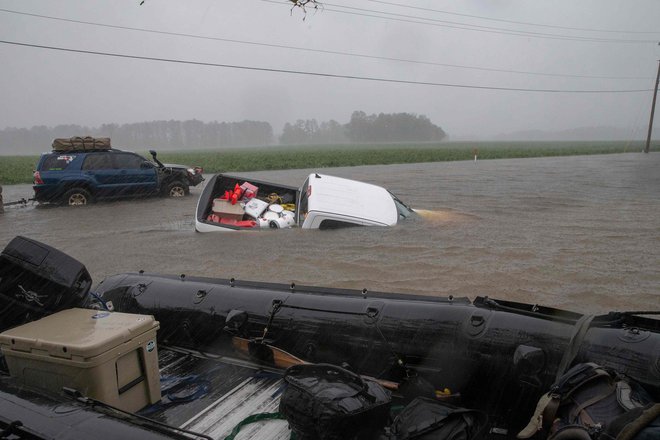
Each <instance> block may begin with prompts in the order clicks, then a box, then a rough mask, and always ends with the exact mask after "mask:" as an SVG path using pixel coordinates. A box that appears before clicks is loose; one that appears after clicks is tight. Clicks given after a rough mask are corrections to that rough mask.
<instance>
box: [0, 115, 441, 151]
mask: <svg viewBox="0 0 660 440" xmlns="http://www.w3.org/2000/svg"><path fill="white" fill-rule="evenodd" d="M72 136H95V137H109V138H111V139H112V145H113V146H115V147H117V148H130V149H136V150H142V149H147V148H156V149H163V150H174V149H182V148H217V147H242V146H263V145H272V144H273V143H274V142H275V138H274V135H273V128H272V127H271V125H270V124H269V123H268V122H261V121H242V122H215V121H214V122H202V121H198V120H195V119H193V120H189V121H174V120H171V121H152V122H139V123H133V124H122V125H119V124H103V125H101V126H100V127H96V128H89V127H83V126H79V125H58V126H56V127H52V128H51V127H46V126H43V125H40V126H35V127H32V128H6V129H4V130H0V151H11V152H16V153H18V154H20V153H33V152H39V151H47V150H48V149H49V148H50V145H51V143H52V141H53V139H55V138H69V137H72ZM445 137H446V134H445V132H444V131H443V130H442V129H441V128H440V127H438V126H437V125H435V124H433V123H432V122H431V121H430V120H429V119H428V118H427V117H426V116H422V115H415V114H410V113H391V114H385V113H380V114H378V115H375V114H373V115H367V114H366V113H365V112H362V111H356V112H353V114H352V115H351V119H350V121H349V122H348V123H347V124H340V123H339V122H337V121H334V120H330V121H327V122H321V123H318V122H317V121H316V119H308V120H302V119H301V120H298V121H296V122H295V123H293V124H291V123H286V124H285V125H284V128H283V130H282V134H281V136H280V137H279V139H278V140H279V143H280V144H283V145H301V144H305V145H313V144H344V143H368V142H437V141H441V140H443V139H444V138H445Z"/></svg>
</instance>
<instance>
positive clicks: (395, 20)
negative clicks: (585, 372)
mask: <svg viewBox="0 0 660 440" xmlns="http://www.w3.org/2000/svg"><path fill="white" fill-rule="evenodd" d="M286 3H287V2H286V1H266V0H241V1H232V2H230V1H226V0H146V1H145V3H144V4H143V5H141V6H140V0H106V1H101V0H57V1H53V0H0V9H3V10H2V11H0V40H3V41H10V42H15V43H24V44H31V45H41V46H53V47H60V48H66V49H75V50H81V51H93V52H105V53H114V54H121V55H126V56H136V57H151V58H161V59H171V60H180V61H189V62H196V63H209V64H225V65H234V66H243V67H251V68H252V67H254V68H264V69H275V70H278V69H279V70H291V71H302V72H316V73H324V74H332V75H341V76H352V77H369V78H383V79H392V80H398V81H410V82H423V83H436V84H451V85H461V86H469V87H446V86H433V85H420V84H407V83H395V82H375V81H364V80H357V79H347V78H331V77H321V76H303V75H294V74H286V73H279V72H274V71H258V70H249V69H232V68H225V67H213V66H204V65H194V64H185V63H169V62H158V61H146V60H140V59H131V58H117V57H108V56H101V55H91V54H83V53H74V52H64V51H56V50H46V49H41V48H33V47H25V46H17V45H13V44H5V43H0V59H1V60H2V68H1V69H0V87H1V91H2V93H1V96H2V98H1V99H2V105H1V106H0V129H3V128H6V127H26V128H27V127H32V126H34V125H47V126H55V125H59V124H78V125H86V126H98V125H100V124H102V123H118V124H123V123H131V122H141V121H153V120H170V119H175V120H186V119H199V120H202V121H205V122H209V121H214V120H217V121H241V120H244V119H251V120H263V121H268V122H270V123H271V124H272V126H273V129H274V130H275V131H276V132H279V131H280V130H281V128H282V126H283V124H284V123H285V122H293V121H295V120H296V119H311V118H315V119H317V120H318V121H325V120H329V119H335V120H337V121H339V122H341V123H345V122H347V121H348V119H349V118H350V114H351V112H353V111H354V110H363V111H365V112H366V113H367V114H371V113H380V112H385V113H393V112H410V113H416V114H424V115H426V116H428V117H429V118H431V120H432V121H433V122H434V123H435V124H437V125H439V126H441V127H442V128H443V129H444V130H445V131H446V132H448V133H449V135H450V136H451V137H452V138H463V137H484V136H492V135H496V134H498V133H506V132H513V131H519V130H534V129H540V130H564V129H570V128H574V127H585V126H615V127H622V128H625V129H628V130H630V133H631V137H633V136H634V137H637V138H639V137H643V136H644V135H645V134H644V133H645V130H646V127H647V124H648V115H649V111H650V105H651V97H652V94H651V92H650V91H646V92H637V93H540V92H522V91H504V90H491V89H484V88H474V87H486V88H516V89H545V90H548V89H549V90H574V91H575V90H619V91H621V90H650V89H651V88H652V87H653V84H654V80H655V74H656V71H657V65H658V64H657V63H658V61H657V60H658V58H660V46H658V44H657V42H658V41H660V26H659V25H658V23H659V22H658V19H660V2H659V1H658V0H635V1H630V0H621V1H619V0H580V1H575V0H552V1H549V0H547V1H541V0H535V1H529V0H490V1H484V0H463V1H456V0H454V1H446V0H435V1H425V0H405V1H404V0H391V1H370V0H360V1H348V0H332V1H330V2H325V4H324V5H325V8H324V9H322V10H318V11H314V10H309V11H308V13H307V16H306V19H305V20H303V14H302V12H301V11H300V10H294V11H292V12H291V11H290V7H289V6H288V5H287V4H286ZM397 4H399V5H398V6H397ZM347 8H353V9H347ZM7 11H14V12H20V13H22V14H16V13H14V12H7ZM385 13H388V14H389V15H385ZM25 14H36V15H39V16H40V17H37V16H35V15H25ZM46 16H47V17H51V18H45V17H46ZM53 17H54V18H57V19H58V20H54V19H53ZM384 17H386V18H384ZM486 18H488V19H486ZM81 22H86V23H95V24H85V23H81ZM99 24H100V25H103V26H99ZM540 25H542V26H540ZM128 28H131V29H128ZM467 28H470V29H467ZM138 29H140V30H138ZM145 30H149V31H156V32H145ZM606 31H607V32H606ZM614 31H617V32H614ZM619 31H620V32H619ZM521 32H524V33H525V34H524V35H521ZM173 34H185V35H188V36H184V35H173ZM511 34H515V35H511ZM586 39H588V40H589V41H587V40H586ZM227 40H232V41H227ZM594 40H598V41H594ZM274 46H278V47H274ZM280 46H288V47H289V48H284V47H280ZM294 48H298V49H294ZM301 49H306V50H301ZM330 52H332V53H330ZM340 53H341V54H340ZM349 54H353V56H351V55H349ZM357 55H360V56H357ZM403 60H407V61H403ZM441 64H442V65H441ZM448 65H452V66H465V67H470V68H463V67H452V66H448ZM521 72H524V73H521ZM542 73H544V74H551V75H540V74H542ZM657 114H658V112H656V120H657Z"/></svg>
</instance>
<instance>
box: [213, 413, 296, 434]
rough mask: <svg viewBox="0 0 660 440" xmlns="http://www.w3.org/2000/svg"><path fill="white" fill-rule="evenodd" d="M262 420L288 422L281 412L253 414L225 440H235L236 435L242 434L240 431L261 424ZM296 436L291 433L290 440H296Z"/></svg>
mask: <svg viewBox="0 0 660 440" xmlns="http://www.w3.org/2000/svg"><path fill="white" fill-rule="evenodd" d="M262 420H286V418H285V417H284V416H283V415H282V414H281V413H279V412H274V413H258V414H252V415H250V416H247V417H246V418H244V419H243V420H241V421H240V422H238V424H237V425H236V426H235V427H234V429H232V431H231V433H230V434H229V435H228V436H227V437H225V438H224V440H234V438H235V437H236V435H238V433H239V432H240V430H241V429H242V428H243V427H244V426H245V425H249V424H251V423H256V422H260V421H262ZM295 438H296V435H295V433H294V432H293V431H291V437H289V439H290V440H295Z"/></svg>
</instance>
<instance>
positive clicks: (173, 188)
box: [163, 180, 190, 197]
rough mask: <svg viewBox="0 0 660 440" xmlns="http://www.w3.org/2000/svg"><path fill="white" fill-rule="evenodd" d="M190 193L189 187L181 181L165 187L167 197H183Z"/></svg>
mask: <svg viewBox="0 0 660 440" xmlns="http://www.w3.org/2000/svg"><path fill="white" fill-rule="evenodd" d="M189 193H190V189H189V188H188V185H186V184H185V183H183V182H181V181H180V180H175V181H173V182H170V183H168V184H167V185H165V190H164V191H163V195H164V196H165V197H183V196H185V195H187V194H189Z"/></svg>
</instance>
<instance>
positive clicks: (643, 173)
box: [0, 153, 660, 313]
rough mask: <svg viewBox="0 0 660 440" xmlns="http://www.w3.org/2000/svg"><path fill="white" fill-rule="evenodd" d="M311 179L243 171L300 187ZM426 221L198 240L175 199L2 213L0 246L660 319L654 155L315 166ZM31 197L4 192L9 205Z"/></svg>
mask: <svg viewBox="0 0 660 440" xmlns="http://www.w3.org/2000/svg"><path fill="white" fill-rule="evenodd" d="M309 172H310V170H289V171H269V172H255V173H244V174H243V175H244V176H246V177H249V176H254V177H255V178H259V179H262V180H270V181H274V182H279V183H283V184H288V185H295V186H298V185H300V184H301V183H302V181H303V179H304V177H305V176H306V175H307V174H308V173H309ZM323 172H324V173H326V174H333V175H337V176H342V177H348V178H353V179H358V180H364V181H367V182H371V183H375V184H378V185H382V186H385V187H387V188H388V189H390V190H392V191H393V192H394V193H395V194H397V195H398V196H399V198H401V199H402V200H403V201H404V202H406V203H408V204H409V205H411V206H412V207H413V208H416V209H423V210H425V212H424V215H423V216H421V217H420V218H417V219H413V220H410V221H407V222H406V223H403V224H400V225H398V226H396V227H393V228H351V229H343V230H332V231H303V230H300V229H289V230H263V231H258V232H257V231H255V232H238V233H236V232H233V233H215V234H200V233H196V232H194V226H193V216H194V210H195V205H196V203H197V197H198V196H199V193H200V191H201V188H193V190H192V196H191V197H186V198H185V199H182V200H175V199H169V200H167V199H158V198H155V199H146V200H130V201H119V202H105V203H98V204H95V205H92V206H87V207H82V208H77V209H76V208H68V207H56V208H44V207H35V206H28V207H25V208H8V209H6V212H5V213H4V214H0V247H4V246H5V245H6V244H7V243H8V242H9V241H10V240H11V239H12V238H13V237H14V236H16V235H25V236H28V237H31V238H34V239H36V240H40V241H43V242H45V243H47V244H50V245H52V246H54V247H57V248H59V249H61V250H63V251H65V252H66V253H68V254H70V255H71V256H73V257H75V258H77V259H79V260H80V261H82V262H83V263H84V264H86V265H87V268H88V269H89V271H90V273H91V274H92V277H93V278H94V280H95V281H96V282H98V281H101V279H103V278H104V277H105V276H107V275H112V274H115V273H120V272H127V271H137V270H140V269H143V270H145V271H148V272H157V273H167V274H181V273H185V274H186V275H201V276H209V277H222V278H231V277H234V278H236V279H243V280H258V281H269V282H281V283H290V282H295V283H296V284H298V285H316V286H326V287H341V288H351V289H360V290H361V289H362V288H367V289H368V290H371V291H374V290H379V291H386V292H388V291H389V292H403V293H417V294H424V295H439V296H447V295H454V296H467V297H469V298H471V299H473V298H474V297H475V296H477V295H488V296H490V297H492V298H499V299H507V300H513V301H522V302H529V303H538V304H542V305H546V306H552V307H559V308H564V309H569V310H573V311H577V312H582V313H586V312H589V313H604V312H607V311H610V310H633V309H634V310H648V309H656V310H657V309H660V154H659V153H651V154H646V155H645V154H641V153H630V154H617V155H605V156H580V157H559V158H535V159H506V160H491V161H478V162H472V161H469V162H444V163H426V164H409V165H387V166H368V167H350V168H333V169H324V170H323ZM29 196H31V187H30V186H29V185H15V186H5V187H4V197H5V201H11V200H16V199H18V198H20V197H29Z"/></svg>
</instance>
